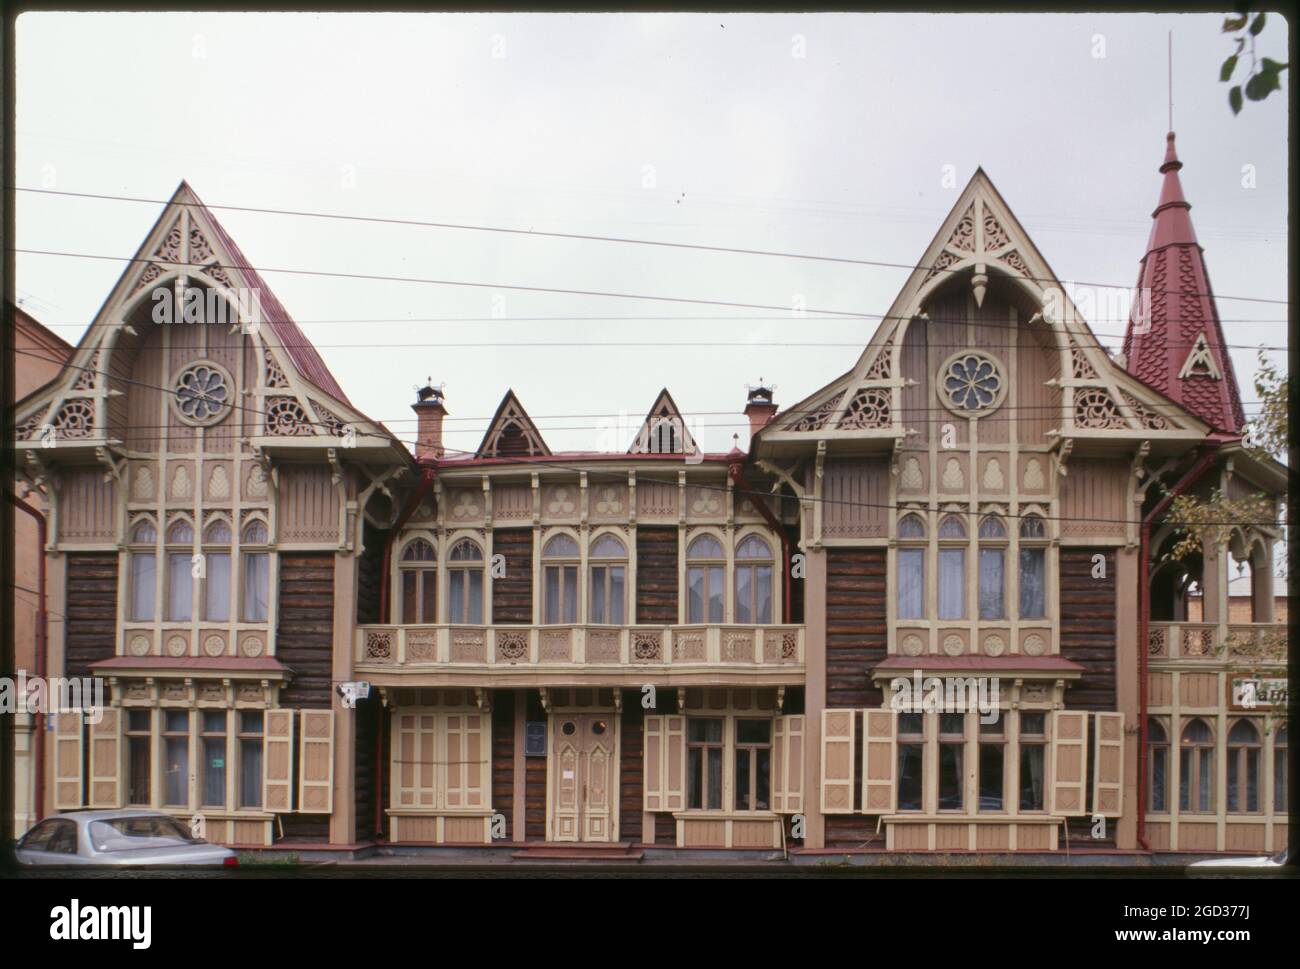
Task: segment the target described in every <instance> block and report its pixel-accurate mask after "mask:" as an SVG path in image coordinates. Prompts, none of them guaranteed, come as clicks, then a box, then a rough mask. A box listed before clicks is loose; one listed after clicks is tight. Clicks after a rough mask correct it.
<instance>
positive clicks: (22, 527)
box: [10, 307, 72, 832]
mask: <svg viewBox="0 0 1300 969" xmlns="http://www.w3.org/2000/svg"><path fill="white" fill-rule="evenodd" d="M14 350H15V354H16V356H15V360H14V399H15V400H22V399H23V398H24V397H27V396H28V395H29V394H31V393H33V392H34V391H35V390H36V389H37V388H39V387H42V386H44V385H45V384H47V383H49V382H50V381H52V380H54V379H55V378H56V377H57V376H58V375H59V373H60V372H61V371H62V370H63V366H64V364H65V363H66V362H67V360H68V357H70V356H71V355H72V347H71V346H69V345H68V343H67V341H66V340H64V339H62V338H61V337H59V336H58V335H57V334H55V333H53V332H52V331H50V330H49V329H47V328H46V327H44V326H42V325H41V324H40V323H39V322H38V321H37V320H36V319H34V318H33V317H32V316H30V315H29V314H28V313H27V312H26V311H25V310H23V309H22V308H21V307H14ZM16 484H17V489H16V494H17V496H18V497H19V498H20V499H21V500H22V501H24V502H25V503H26V504H27V505H28V506H29V507H30V508H31V509H32V510H33V511H36V512H38V513H40V514H42V515H43V514H44V513H45V503H44V501H43V500H42V497H41V493H40V492H39V491H31V490H29V485H28V483H26V482H23V481H21V480H20V481H18V482H16ZM13 519H14V534H13V552H14V588H13V590H12V595H11V597H10V601H11V602H12V604H13V613H12V615H13V627H14V629H13V631H14V650H15V653H14V668H15V669H17V670H25V671H26V672H27V673H29V674H34V673H35V671H36V643H37V639H38V627H39V623H40V619H41V596H40V577H41V559H42V558H43V557H44V556H45V551H44V549H43V548H42V547H41V541H40V531H39V526H38V524H37V521H36V519H35V518H33V517H32V516H31V515H30V514H28V513H27V512H25V511H23V510H21V509H17V508H15V509H14V513H13ZM32 725H33V718H32V717H31V716H30V715H29V714H27V713H26V712H21V713H18V714H17V715H16V716H15V717H14V727H15V729H14V781H15V783H14V827H15V829H16V830H17V831H19V832H22V831H25V830H26V829H27V828H28V826H30V824H31V823H32V821H33V820H34V818H35V812H34V810H33V803H34V802H33V798H34V797H35V793H36V784H35V778H36V774H35V771H36V761H35V759H34V758H33V756H32V754H33V749H34V748H33V746H32Z"/></svg>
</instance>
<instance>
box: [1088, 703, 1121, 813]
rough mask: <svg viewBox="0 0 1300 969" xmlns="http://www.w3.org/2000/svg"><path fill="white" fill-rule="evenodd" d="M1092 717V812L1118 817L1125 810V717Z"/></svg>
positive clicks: (1113, 714) (1103, 714) (1096, 714)
mask: <svg viewBox="0 0 1300 969" xmlns="http://www.w3.org/2000/svg"><path fill="white" fill-rule="evenodd" d="M1092 718H1093V723H1092V743H1093V747H1092V813H1093V814H1100V815H1102V816H1103V817H1107V818H1117V817H1119V816H1120V814H1122V813H1123V811H1124V714H1122V713H1094V714H1093V715H1092Z"/></svg>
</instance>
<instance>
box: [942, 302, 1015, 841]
mask: <svg viewBox="0 0 1300 969" xmlns="http://www.w3.org/2000/svg"><path fill="white" fill-rule="evenodd" d="M1010 319H1011V318H1010V315H1009V313H1008V310H1007V304H1006V302H1004V301H1003V300H1001V299H996V298H994V297H993V296H992V295H991V294H990V295H989V296H986V297H985V299H984V305H983V306H980V307H976V309H975V339H974V340H972V341H971V345H972V346H975V347H978V348H979V349H981V350H985V351H987V352H988V353H990V354H992V355H993V356H994V357H996V358H997V360H998V361H999V362H1000V363H1001V364H1002V377H1003V380H1010V379H1011V370H1012V367H1014V365H1015V360H1014V353H1013V352H1012V350H1013V348H1014V343H1012V337H1013V336H1014V334H1015V330H1013V329H1012V324H1011V322H1010ZM949 352H950V353H953V352H955V351H952V350H950V351H949ZM1009 402H1010V401H1009V400H1008V401H1006V403H1009ZM1015 419H1016V413H1015V412H1014V411H1008V409H1006V407H1005V406H1003V407H1001V408H999V409H998V410H997V411H996V412H995V413H993V414H990V415H989V416H988V417H986V418H984V419H983V420H981V421H980V422H979V439H980V443H981V444H1005V443H1007V442H1008V441H1009V440H1010V439H1011V428H1012V427H1013V426H1015ZM959 830H961V829H959ZM962 833H963V834H964V833H965V832H964V830H962Z"/></svg>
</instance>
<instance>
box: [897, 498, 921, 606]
mask: <svg viewBox="0 0 1300 969" xmlns="http://www.w3.org/2000/svg"><path fill="white" fill-rule="evenodd" d="M898 540H899V542H906V541H912V542H923V541H924V540H925V522H924V521H922V520H921V517H920V516H919V515H904V516H903V517H902V518H900V519H899V521H898ZM897 555H898V618H899V619H923V618H924V617H925V546H924V545H921V544H918V545H912V546H906V545H901V544H900V545H899V547H898V552H897Z"/></svg>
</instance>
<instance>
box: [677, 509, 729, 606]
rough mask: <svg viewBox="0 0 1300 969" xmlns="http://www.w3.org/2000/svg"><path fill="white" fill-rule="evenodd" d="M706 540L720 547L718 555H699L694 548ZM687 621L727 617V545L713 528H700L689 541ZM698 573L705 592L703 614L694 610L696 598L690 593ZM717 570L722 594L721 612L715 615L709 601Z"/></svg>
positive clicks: (713, 591) (718, 590) (702, 598)
mask: <svg viewBox="0 0 1300 969" xmlns="http://www.w3.org/2000/svg"><path fill="white" fill-rule="evenodd" d="M705 541H710V542H713V543H714V544H715V545H716V546H717V549H718V554H717V555H696V554H693V552H692V550H693V549H695V548H697V547H700V546H702V545H703V543H704V542H705ZM685 559H686V622H687V624H688V625H715V626H716V625H721V624H723V623H725V622H726V621H727V585H728V583H727V548H726V545H725V544H723V542H722V540H721V539H720V538H718V536H717V535H715V534H714V533H713V532H701V533H699V534H697V535H695V536H694V537H692V538H691V540H690V541H689V542H687V544H686V556H685ZM697 572H698V573H699V575H700V581H701V590H702V594H701V597H700V609H701V612H702V615H700V616H696V615H695V614H694V605H695V602H694V599H693V598H692V595H691V589H692V587H693V582H692V576H693V575H694V574H695V573H697ZM715 573H716V574H717V580H718V583H719V588H718V589H717V590H716V592H717V594H718V595H719V596H720V598H721V602H720V604H719V608H718V616H717V618H716V619H715V618H714V616H713V612H712V610H711V608H710V605H711V603H712V601H713V599H714V593H715V590H714V588H713V579H714V575H715Z"/></svg>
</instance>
